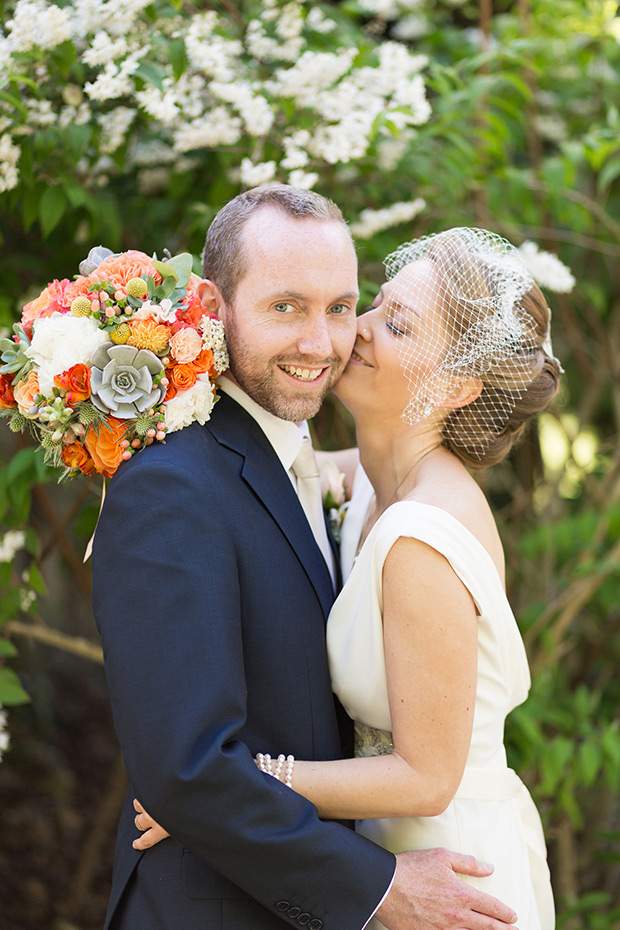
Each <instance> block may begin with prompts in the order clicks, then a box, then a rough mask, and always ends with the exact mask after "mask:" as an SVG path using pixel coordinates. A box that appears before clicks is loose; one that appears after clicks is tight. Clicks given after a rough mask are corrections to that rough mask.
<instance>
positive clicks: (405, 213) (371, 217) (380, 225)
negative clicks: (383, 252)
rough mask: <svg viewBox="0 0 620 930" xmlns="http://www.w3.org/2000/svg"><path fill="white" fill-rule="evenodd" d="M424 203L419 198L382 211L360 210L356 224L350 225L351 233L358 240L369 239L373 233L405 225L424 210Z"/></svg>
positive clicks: (393, 205) (396, 204) (394, 204)
mask: <svg viewBox="0 0 620 930" xmlns="http://www.w3.org/2000/svg"><path fill="white" fill-rule="evenodd" d="M425 206H426V203H425V202H424V201H423V200H422V199H421V198H420V197H419V198H418V199H417V200H412V201H409V202H404V203H393V204H392V206H391V207H384V208H383V209H382V210H370V209H369V210H362V212H361V213H360V216H359V219H358V220H357V222H355V223H352V224H351V232H352V233H353V235H354V236H356V237H357V238H358V239H370V238H371V237H372V236H374V235H375V233H378V232H381V231H382V230H384V229H389V228H390V227H391V226H400V224H401V223H407V222H408V221H409V220H412V219H413V218H414V217H415V216H417V215H418V213H420V211H421V210H423V209H424V207H425Z"/></svg>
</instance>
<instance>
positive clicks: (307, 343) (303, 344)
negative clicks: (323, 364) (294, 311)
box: [297, 313, 333, 359]
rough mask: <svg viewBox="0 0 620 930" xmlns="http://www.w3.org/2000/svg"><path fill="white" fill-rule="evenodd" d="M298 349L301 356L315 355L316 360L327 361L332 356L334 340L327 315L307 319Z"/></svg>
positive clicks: (298, 342)
mask: <svg viewBox="0 0 620 930" xmlns="http://www.w3.org/2000/svg"><path fill="white" fill-rule="evenodd" d="M297 348H298V350H299V352H300V354H301V355H313V356H314V357H315V358H316V359H326V358H329V357H330V356H331V355H332V351H333V350H332V340H331V335H330V332H329V324H328V321H327V317H326V316H325V314H323V313H321V314H317V315H316V316H314V315H313V316H308V317H306V319H305V320H304V322H303V326H302V331H301V334H300V337H299V339H298V341H297Z"/></svg>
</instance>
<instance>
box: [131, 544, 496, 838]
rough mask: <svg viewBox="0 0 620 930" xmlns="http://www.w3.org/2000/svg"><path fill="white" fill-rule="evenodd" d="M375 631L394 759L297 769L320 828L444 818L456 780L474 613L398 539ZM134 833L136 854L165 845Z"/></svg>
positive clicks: (472, 687)
mask: <svg viewBox="0 0 620 930" xmlns="http://www.w3.org/2000/svg"><path fill="white" fill-rule="evenodd" d="M383 628H384V646H385V660H386V672H387V683H388V695H389V702H390V715H391V719H392V727H393V739H394V752H393V754H391V755H385V756H372V757H370V758H356V759H343V760H339V761H334V762H306V761H296V762H295V765H294V770H293V778H292V788H293V790H294V791H297V792H298V794H302V795H304V796H305V797H307V798H308V799H309V800H310V801H312V802H313V803H314V804H315V805H316V807H317V808H318V811H319V814H320V816H321V817H324V818H331V819H335V820H356V819H363V818H376V817H414V816H421V817H430V816H433V815H435V814H439V813H441V811H443V810H445V808H446V807H447V805H448V804H449V803H450V801H451V800H452V798H453V797H454V794H455V792H456V790H457V788H458V786H459V783H460V781H461V778H462V775H463V769H464V767H465V760H466V758H467V753H468V751H469V744H470V740H471V730H472V723H473V714H474V705H475V700H476V675H477V644H478V629H477V616H476V609H475V606H474V602H473V600H472V597H471V595H470V593H469V591H468V590H467V588H465V586H464V585H463V584H462V582H461V581H460V580H459V578H458V577H457V576H456V574H455V573H454V571H453V569H452V568H451V566H450V564H449V563H448V561H447V560H446V559H445V558H444V557H443V556H442V555H440V554H439V553H438V552H437V551H436V550H435V549H432V548H431V547H430V546H427V545H426V544H424V543H422V542H419V541H418V540H415V539H409V538H400V539H399V540H398V541H397V542H396V543H395V545H394V546H393V547H392V549H391V550H390V553H389V555H388V557H387V559H386V561H385V565H384V568H383ZM282 751H283V752H284V753H285V752H286V747H285V746H284V747H282ZM281 778H282V779H283V778H284V772H283V773H282V775H281ZM136 810H139V808H138V807H136ZM136 825H137V826H138V828H139V829H141V830H147V829H148V828H149V827H150V828H151V830H150V831H149V832H147V833H144V834H143V835H142V836H141V837H140V839H139V840H136V841H135V842H134V846H135V848H136V849H145V848H147V847H148V846H151V845H153V844H154V843H155V842H158V841H159V840H160V839H162V838H163V837H164V836H165V835H166V834H165V831H163V830H162V828H161V827H159V826H158V825H157V824H155V822H154V821H153V820H152V819H151V818H149V817H148V815H147V814H146V813H143V814H142V815H141V816H139V817H138V818H137V823H136Z"/></svg>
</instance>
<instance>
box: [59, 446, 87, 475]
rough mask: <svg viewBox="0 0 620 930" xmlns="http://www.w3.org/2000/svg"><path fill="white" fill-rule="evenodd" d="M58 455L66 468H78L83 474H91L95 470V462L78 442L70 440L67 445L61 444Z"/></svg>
mask: <svg viewBox="0 0 620 930" xmlns="http://www.w3.org/2000/svg"><path fill="white" fill-rule="evenodd" d="M60 457H61V459H62V460H63V462H64V463H65V465H67V467H68V468H72V469H76V468H79V470H80V471H81V472H82V474H83V475H92V473H93V472H94V470H95V463H94V462H93V460H92V459H91V457H90V455H89V454H88V452H87V451H86V449H85V448H84V446H83V445H82V444H81V443H79V442H72V443H71V444H70V445H68V446H63V449H62V452H61V453H60Z"/></svg>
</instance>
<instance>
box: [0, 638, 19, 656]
mask: <svg viewBox="0 0 620 930" xmlns="http://www.w3.org/2000/svg"><path fill="white" fill-rule="evenodd" d="M16 655H17V649H16V648H15V646H14V645H13V643H10V642H9V641H8V639H0V656H2V657H3V658H6V659H12V658H13V656H16Z"/></svg>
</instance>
